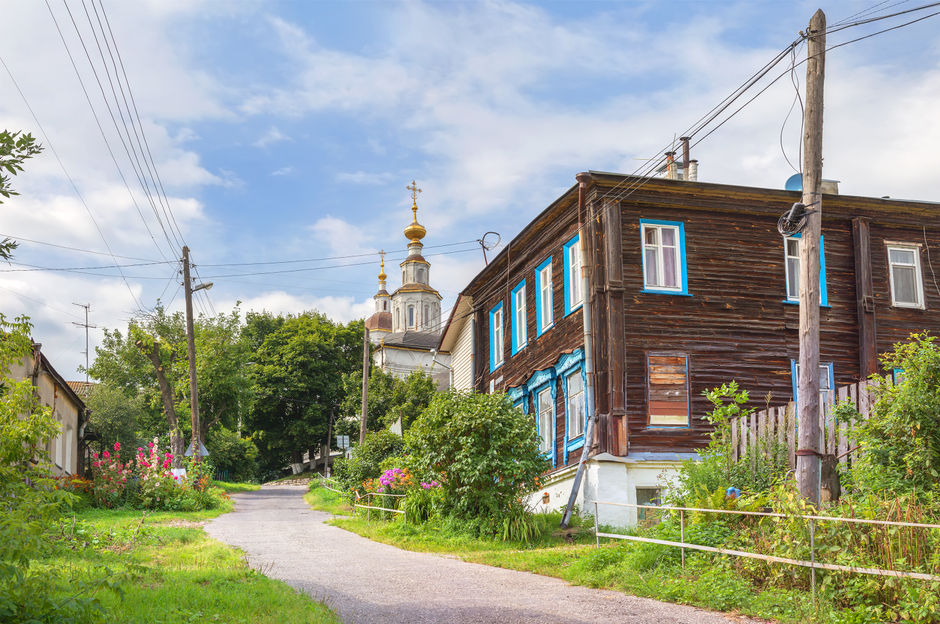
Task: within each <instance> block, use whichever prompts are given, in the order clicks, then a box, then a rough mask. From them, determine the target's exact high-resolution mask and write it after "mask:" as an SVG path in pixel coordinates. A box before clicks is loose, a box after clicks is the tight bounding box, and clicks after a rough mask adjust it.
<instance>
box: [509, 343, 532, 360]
mask: <svg viewBox="0 0 940 624" xmlns="http://www.w3.org/2000/svg"><path fill="white" fill-rule="evenodd" d="M528 344H529V343H528V342H527V343H525V344H524V345H522V346H520V347H519V348H518V349H513V351H512V353H510V354H509V356H510V357H512V356H513V355H516V354H518V353H520V352H521V351H522V350H523V349H525V348H526V345H528Z"/></svg>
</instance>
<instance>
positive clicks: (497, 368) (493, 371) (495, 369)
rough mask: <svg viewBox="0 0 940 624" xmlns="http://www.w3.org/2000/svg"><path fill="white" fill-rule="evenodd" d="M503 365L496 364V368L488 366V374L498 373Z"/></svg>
mask: <svg viewBox="0 0 940 624" xmlns="http://www.w3.org/2000/svg"><path fill="white" fill-rule="evenodd" d="M503 364H505V362H500V363H499V364H497V365H496V366H490V372H491V373H495V372H496V371H498V370H499V369H500V368H502V366H503Z"/></svg>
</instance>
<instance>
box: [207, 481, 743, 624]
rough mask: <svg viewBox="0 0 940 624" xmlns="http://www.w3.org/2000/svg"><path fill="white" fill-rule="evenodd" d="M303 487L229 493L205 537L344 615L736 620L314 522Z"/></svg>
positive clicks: (410, 619) (374, 620)
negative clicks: (225, 510) (228, 508)
mask: <svg viewBox="0 0 940 624" xmlns="http://www.w3.org/2000/svg"><path fill="white" fill-rule="evenodd" d="M305 491H306V488H304V487H302V486H275V487H264V488H262V489H261V490H259V491H255V492H245V493H241V494H237V495H236V496H234V499H235V511H234V512H233V513H229V514H225V515H223V516H220V517H218V518H216V519H215V520H213V521H211V522H210V523H209V524H208V525H207V526H206V531H207V532H208V533H209V535H211V536H212V537H214V538H216V539H218V540H221V541H223V542H226V543H228V544H231V545H233V546H237V547H239V548H242V549H243V550H245V552H247V553H248V557H249V562H250V563H251V565H252V566H253V567H254V568H257V569H259V570H262V571H263V572H264V573H265V574H267V575H268V576H271V577H273V578H277V579H281V580H283V581H286V582H287V583H288V584H290V585H292V586H293V587H296V588H298V589H301V590H303V591H305V592H307V593H308V594H309V595H310V596H312V597H313V598H315V599H317V600H322V601H324V602H325V603H326V604H328V605H329V606H330V607H332V608H334V609H336V611H337V612H339V615H340V617H341V618H342V619H343V621H344V622H347V623H356V624H358V623H362V624H366V623H368V624H379V623H386V622H403V623H404V622H407V623H409V624H410V623H415V624H417V623H423V622H441V623H448V624H450V623H454V624H457V623H459V624H464V623H471V622H474V623H475V622H499V623H501V624H504V623H510V622H513V623H514V622H526V623H529V622H531V623H533V624H534V623H539V624H546V623H549V622H551V623H565V624H568V623H570V624H574V623H576V622H577V623H580V622H605V623H611V624H613V623H620V622H625V623H629V624H639V623H640V622H644V623H645V622H656V623H663V624H672V623H677V624H678V623H683V624H711V623H725V624H727V623H728V622H742V621H744V620H742V619H740V618H729V617H725V616H722V615H720V614H715V613H711V612H708V611H703V610H700V609H696V608H693V607H685V606H679V605H674V604H669V603H663V602H658V601H655V600H649V599H646V598H637V597H634V596H627V595H624V594H621V593H618V592H613V591H605V590H597V589H589V588H586V587H576V586H572V585H568V584H567V583H566V582H565V581H562V580H560V579H555V578H549V577H545V576H539V575H536V574H530V573H527V572H516V571H513V570H505V569H501V568H494V567H490V566H484V565H478V564H473V563H466V562H464V561H460V560H457V559H453V558H446V557H441V556H438V555H433V554H427V553H416V552H410V551H406V550H399V549H398V548H395V547H393V546H389V545H387V544H379V543H377V542H373V541H371V540H368V539H365V538H363V537H359V536H358V535H355V534H353V533H349V532H347V531H344V530H342V529H338V528H336V527H332V526H329V525H326V524H324V523H323V521H324V520H326V519H328V518H329V517H330V515H329V514H327V513H324V512H321V511H314V510H312V509H310V507H309V506H308V505H307V504H306V503H305V502H304V501H303V498H302V496H303V493H304V492H305Z"/></svg>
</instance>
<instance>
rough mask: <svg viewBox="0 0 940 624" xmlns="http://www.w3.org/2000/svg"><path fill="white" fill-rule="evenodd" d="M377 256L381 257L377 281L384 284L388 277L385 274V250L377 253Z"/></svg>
mask: <svg viewBox="0 0 940 624" xmlns="http://www.w3.org/2000/svg"><path fill="white" fill-rule="evenodd" d="M379 255H380V256H382V260H381V263H380V265H381V268H380V269H379V281H380V282H384V281H385V279H386V278H387V277H388V275H386V274H385V250H384V249H383V250H382V251H380V252H379Z"/></svg>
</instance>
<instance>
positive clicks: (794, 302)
mask: <svg viewBox="0 0 940 624" xmlns="http://www.w3.org/2000/svg"><path fill="white" fill-rule="evenodd" d="M783 302H784V303H786V304H788V305H795V306H798V305H800V302H799V301H796V300H793V299H784V300H783ZM819 307H820V308H829V309H831V308H832V306H831V305H829V304H828V303H820V304H819Z"/></svg>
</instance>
